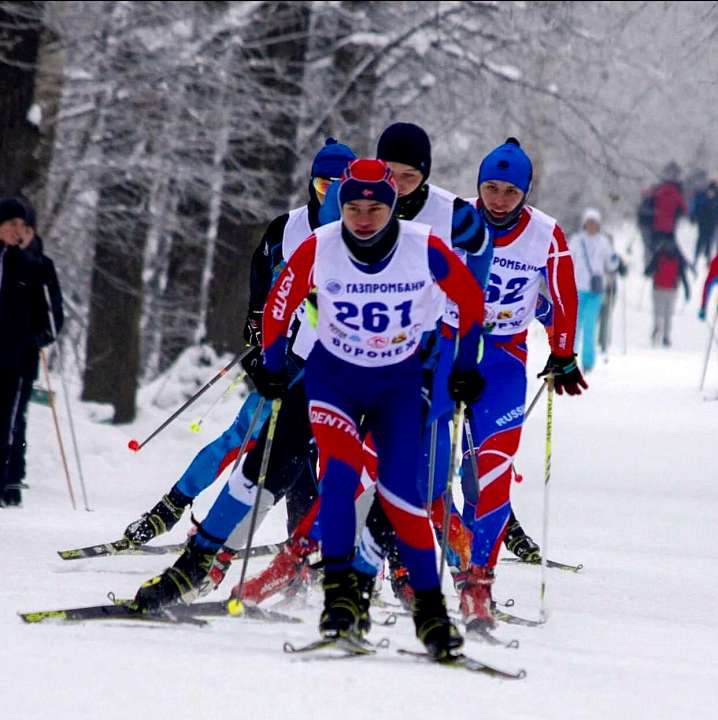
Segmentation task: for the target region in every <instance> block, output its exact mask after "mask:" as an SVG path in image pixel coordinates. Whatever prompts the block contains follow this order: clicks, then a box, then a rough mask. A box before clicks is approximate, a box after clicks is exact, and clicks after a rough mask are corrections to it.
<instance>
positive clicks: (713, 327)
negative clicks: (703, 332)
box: [699, 308, 718, 390]
mask: <svg viewBox="0 0 718 720" xmlns="http://www.w3.org/2000/svg"><path fill="white" fill-rule="evenodd" d="M717 322H718V308H716V313H715V315H714V317H713V324H712V325H711V334H710V337H709V338H708V346H707V347H706V359H705V361H704V362H703V374H702V375H701V385H700V388H699V390H703V385H704V384H705V381H706V373H707V372H708V360H709V359H710V356H711V350H712V349H713V337H714V335H715V332H716V323H717Z"/></svg>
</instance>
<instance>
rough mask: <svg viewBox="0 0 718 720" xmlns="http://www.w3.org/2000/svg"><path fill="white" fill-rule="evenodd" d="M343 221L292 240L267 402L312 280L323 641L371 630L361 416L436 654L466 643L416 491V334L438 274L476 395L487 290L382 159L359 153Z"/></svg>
mask: <svg viewBox="0 0 718 720" xmlns="http://www.w3.org/2000/svg"><path fill="white" fill-rule="evenodd" d="M338 197H339V205H340V208H341V213H342V219H341V221H338V222H335V223H330V224H329V225H326V226H323V227H321V228H319V229H317V230H316V231H315V233H314V234H313V235H312V236H311V237H310V238H309V239H308V240H307V241H305V242H304V243H302V245H301V246H300V247H299V248H298V249H297V251H296V252H295V253H294V255H293V256H292V257H291V258H290V260H289V262H288V264H287V267H286V268H285V269H284V271H283V272H282V274H281V275H280V277H279V278H278V280H277V283H276V284H275V286H274V287H273V289H272V291H271V292H270V295H269V298H268V300H267V305H266V307H265V311H264V317H263V322H264V332H263V347H264V365H263V366H262V371H261V373H260V374H259V375H258V376H257V381H258V382H257V385H258V389H259V390H260V392H261V393H262V394H263V395H265V397H269V398H275V397H281V396H282V395H284V394H285V393H286V389H287V386H288V379H287V372H286V360H285V335H286V332H287V327H288V324H289V322H290V315H291V313H292V311H293V310H294V309H295V308H296V307H297V306H298V305H299V304H300V302H301V301H302V300H303V299H304V298H305V297H306V295H307V294H308V292H309V290H310V288H311V287H316V293H317V306H318V325H317V335H318V341H317V342H316V343H315V345H314V348H313V349H312V351H311V353H310V355H309V357H308V358H307V363H306V366H305V387H306V390H307V396H308V398H309V413H310V419H311V424H312V430H313V433H314V437H315V439H316V441H317V446H318V449H319V467H320V478H321V482H320V490H321V498H322V502H321V508H320V511H319V513H320V525H321V536H322V555H323V563H324V581H323V587H324V593H325V597H324V610H323V612H322V615H321V619H320V631H321V632H322V634H323V635H324V637H327V638H333V637H347V638H352V637H356V634H357V633H360V632H362V630H365V629H366V623H367V621H368V607H369V597H370V595H371V586H372V584H373V580H374V578H373V576H372V575H367V574H364V573H360V572H357V571H356V570H354V569H353V567H352V562H353V559H354V538H355V518H354V502H353V496H354V489H355V487H356V486H357V483H358V480H359V474H360V471H361V465H362V452H361V441H360V436H359V426H360V421H361V419H362V417H363V418H364V420H365V424H366V428H367V430H368V431H370V432H371V433H372V436H373V438H374V442H375V444H376V448H377V455H378V468H379V482H378V485H377V492H378V494H379V498H380V502H381V503H382V506H383V508H384V511H385V513H386V514H387V516H388V517H389V519H390V520H391V522H392V524H393V525H394V528H395V530H396V533H397V537H398V543H399V549H400V552H401V555H402V560H403V562H404V564H405V565H406V566H407V567H408V569H409V574H410V579H411V583H412V586H413V589H414V594H415V604H414V622H415V626H416V632H417V636H418V637H419V639H420V640H421V641H422V642H423V643H424V645H425V646H426V648H427V650H428V652H429V653H430V654H431V655H432V656H434V657H439V658H442V657H446V656H447V655H448V654H449V653H450V652H451V650H453V649H455V648H457V647H460V645H461V644H462V643H463V640H462V638H461V636H460V635H459V633H458V631H457V630H456V628H455V627H454V625H453V624H452V623H451V621H450V620H449V618H448V615H447V612H446V605H445V601H444V597H443V594H442V592H441V588H440V587H439V579H438V573H437V567H436V558H435V554H434V539H433V535H432V531H431V527H430V524H429V519H428V515H427V512H426V510H425V508H424V507H423V505H422V502H421V499H420V497H419V493H418V490H417V486H416V477H417V474H418V469H419V468H418V462H419V457H418V456H419V446H420V442H421V394H420V388H421V358H420V356H419V354H418V352H417V351H418V349H419V346H420V341H421V335H422V333H423V332H424V331H425V330H427V329H430V330H431V329H433V327H434V325H435V323H436V320H437V319H438V316H439V314H441V313H442V312H443V309H444V302H443V301H441V299H440V298H437V296H436V294H435V291H434V287H435V282H436V283H438V284H439V286H440V287H441V289H442V290H443V291H444V292H445V293H446V294H447V295H448V296H449V297H450V298H451V299H452V300H454V301H455V302H457V303H458V304H459V308H460V309H459V319H460V330H459V338H460V339H459V349H458V354H457V359H456V361H455V364H454V368H453V370H452V372H451V375H450V379H449V387H450V394H451V396H452V399H454V400H455V401H456V402H459V401H463V402H472V401H473V400H475V399H476V397H477V396H478V395H479V394H480V392H481V388H482V387H483V381H482V379H481V376H480V374H479V373H478V371H477V370H476V352H477V348H478V342H479V339H480V334H481V323H482V321H483V302H482V296H483V293H482V291H481V288H480V287H479V286H478V285H477V284H476V282H475V281H474V279H473V278H472V276H471V274H470V273H469V271H468V270H467V269H466V267H465V266H464V265H463V264H462V263H461V262H460V261H459V260H458V258H456V256H455V255H454V254H453V253H452V252H451V251H450V250H449V249H448V248H447V246H446V244H445V243H444V241H443V240H441V239H439V238H437V237H436V236H434V235H432V234H431V229H430V228H429V226H426V225H422V224H419V223H412V222H408V221H404V220H397V219H396V218H394V217H393V216H392V213H393V209H394V205H395V203H396V197H397V191H396V183H395V181H394V179H393V177H392V173H391V170H390V169H389V167H388V166H387V165H386V164H385V163H384V162H382V161H381V160H370V159H360V160H355V161H354V162H352V163H351V164H350V165H349V166H348V168H347V170H346V171H345V173H344V175H343V176H342V181H341V185H340V188H339V196H338Z"/></svg>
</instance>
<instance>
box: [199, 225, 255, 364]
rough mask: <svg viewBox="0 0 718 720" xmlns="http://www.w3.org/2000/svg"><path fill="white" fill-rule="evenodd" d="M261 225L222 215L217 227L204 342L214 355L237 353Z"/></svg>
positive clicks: (240, 345) (240, 344)
mask: <svg viewBox="0 0 718 720" xmlns="http://www.w3.org/2000/svg"><path fill="white" fill-rule="evenodd" d="M264 229H265V226H264V223H256V224H254V225H239V224H236V223H235V222H233V220H232V219H231V218H230V217H229V216H228V215H227V214H223V215H222V216H221V217H220V220H219V226H218V227H217V240H216V242H215V254H214V269H213V272H212V283H211V285H210V293H209V308H210V312H209V313H208V314H207V324H206V326H207V339H208V341H209V342H210V343H211V345H212V347H213V348H214V350H215V351H216V352H218V353H225V352H231V353H238V352H240V350H241V349H242V347H243V344H244V340H243V337H242V332H243V330H244V321H245V318H246V316H247V302H248V299H249V267H250V265H251V260H252V253H253V252H254V248H255V247H256V246H257V245H258V244H259V240H260V239H261V237H262V233H263V232H264Z"/></svg>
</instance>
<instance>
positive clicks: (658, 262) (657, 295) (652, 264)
mask: <svg viewBox="0 0 718 720" xmlns="http://www.w3.org/2000/svg"><path fill="white" fill-rule="evenodd" d="M687 267H688V261H687V260H686V259H685V257H683V254H682V253H681V251H680V249H679V247H678V245H677V244H676V241H675V240H674V239H673V238H671V237H668V238H663V239H662V240H660V241H659V244H658V247H657V248H656V250H655V252H654V253H653V257H652V258H651V259H650V261H649V263H648V265H647V267H646V273H645V274H646V276H647V277H652V278H653V334H652V335H651V340H652V342H653V344H654V345H655V344H656V343H658V340H659V337H661V336H662V337H661V339H662V342H663V346H664V347H670V345H671V322H672V320H673V311H674V309H675V306H676V295H677V294H678V281H679V280H680V281H681V282H682V283H683V289H684V290H685V293H686V300H688V298H689V297H690V288H689V286H688V278H687V276H686V268H687Z"/></svg>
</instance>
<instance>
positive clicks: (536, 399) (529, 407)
mask: <svg viewBox="0 0 718 720" xmlns="http://www.w3.org/2000/svg"><path fill="white" fill-rule="evenodd" d="M545 387H546V382H542V383H541V387H540V388H539V389H538V390H537V391H536V394H535V395H534V399H533V400H532V401H531V403H530V404H529V406H528V409H527V410H526V412H525V413H524V422H526V421H527V420H528V419H529V415H530V414H531V411H532V410H533V409H534V408H535V407H536V403H537V402H538V401H539V398H540V397H541V393H542V392H543V391H544V388H545Z"/></svg>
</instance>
